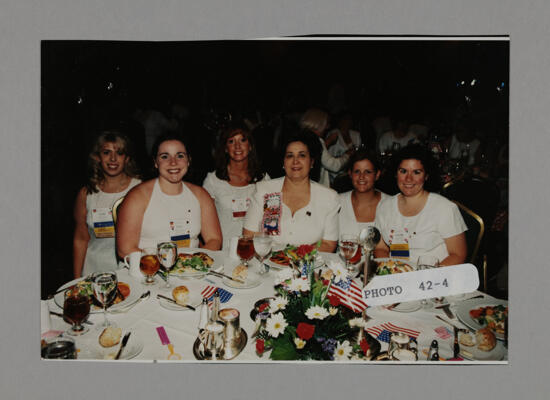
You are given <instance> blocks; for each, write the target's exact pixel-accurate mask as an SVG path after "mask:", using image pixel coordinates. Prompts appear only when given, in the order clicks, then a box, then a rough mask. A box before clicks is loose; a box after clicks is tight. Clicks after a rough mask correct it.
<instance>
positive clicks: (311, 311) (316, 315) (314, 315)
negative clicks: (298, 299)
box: [306, 306, 329, 319]
mask: <svg viewBox="0 0 550 400" xmlns="http://www.w3.org/2000/svg"><path fill="white" fill-rule="evenodd" d="M328 315H329V312H328V311H327V309H326V308H324V307H321V306H312V307H309V308H308V309H307V311H306V316H307V317H308V318H309V319H325V318H326V317H328Z"/></svg>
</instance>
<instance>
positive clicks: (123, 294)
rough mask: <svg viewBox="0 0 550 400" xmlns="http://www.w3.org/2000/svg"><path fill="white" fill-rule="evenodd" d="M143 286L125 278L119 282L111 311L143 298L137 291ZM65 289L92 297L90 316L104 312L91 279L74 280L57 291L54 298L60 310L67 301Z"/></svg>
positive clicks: (110, 306) (110, 307)
mask: <svg viewBox="0 0 550 400" xmlns="http://www.w3.org/2000/svg"><path fill="white" fill-rule="evenodd" d="M140 286H141V285H140V284H139V283H138V282H136V281H135V280H133V279H132V278H129V277H127V278H124V280H123V281H119V282H118V292H117V295H116V297H115V299H114V300H113V302H112V303H111V305H109V310H113V311H114V310H116V309H119V308H124V307H125V305H126V304H130V303H132V302H133V301H134V300H137V299H139V297H140V296H141V293H140V292H139V290H138V289H137V288H138V287H140ZM64 289H70V290H78V291H80V292H82V293H86V294H87V295H88V296H90V302H91V307H90V314H92V313H99V312H102V311H103V308H102V305H101V303H99V302H98V301H97V300H96V299H95V297H94V290H93V288H92V281H91V279H90V278H89V277H86V278H79V279H75V280H72V281H70V282H68V283H66V284H65V285H62V286H61V287H60V288H59V289H57V291H58V292H59V293H57V294H56V295H55V296H54V302H55V304H57V305H58V306H59V307H60V308H63V303H64V301H65V291H64Z"/></svg>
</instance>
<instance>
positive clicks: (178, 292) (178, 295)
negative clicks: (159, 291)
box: [172, 286, 189, 306]
mask: <svg viewBox="0 0 550 400" xmlns="http://www.w3.org/2000/svg"><path fill="white" fill-rule="evenodd" d="M172 297H173V298H174V300H175V301H176V303H178V304H181V305H182V306H184V305H186V304H187V301H188V299H189V289H187V287H186V286H178V287H175V288H174V290H172Z"/></svg>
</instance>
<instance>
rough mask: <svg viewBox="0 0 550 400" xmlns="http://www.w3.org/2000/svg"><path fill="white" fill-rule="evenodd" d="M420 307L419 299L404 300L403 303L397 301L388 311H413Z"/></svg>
mask: <svg viewBox="0 0 550 400" xmlns="http://www.w3.org/2000/svg"><path fill="white" fill-rule="evenodd" d="M421 308H422V303H421V302H420V301H419V300H413V301H406V302H404V303H399V304H398V305H396V306H395V307H393V308H392V309H391V310H389V311H396V312H402V313H409V312H415V311H418V310H420V309H421Z"/></svg>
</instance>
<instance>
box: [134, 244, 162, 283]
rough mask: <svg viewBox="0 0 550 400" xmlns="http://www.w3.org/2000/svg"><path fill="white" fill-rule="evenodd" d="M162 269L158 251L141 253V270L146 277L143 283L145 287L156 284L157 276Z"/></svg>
mask: <svg viewBox="0 0 550 400" xmlns="http://www.w3.org/2000/svg"><path fill="white" fill-rule="evenodd" d="M159 268H160V261H159V259H158V256H157V249H154V248H150V249H143V251H142V252H141V260H140V261H139V269H140V270H141V273H142V274H143V275H145V280H144V281H143V283H144V284H145V285H154V284H155V278H154V276H155V274H156V273H157V271H158V270H159Z"/></svg>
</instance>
